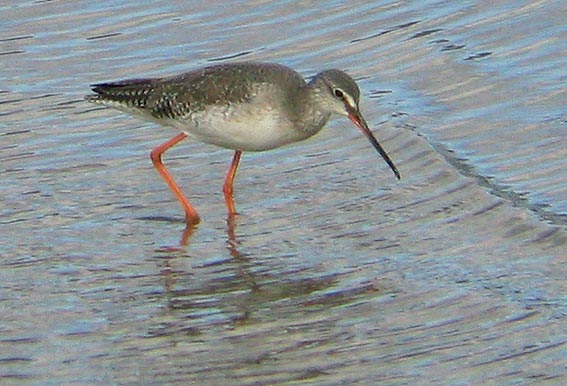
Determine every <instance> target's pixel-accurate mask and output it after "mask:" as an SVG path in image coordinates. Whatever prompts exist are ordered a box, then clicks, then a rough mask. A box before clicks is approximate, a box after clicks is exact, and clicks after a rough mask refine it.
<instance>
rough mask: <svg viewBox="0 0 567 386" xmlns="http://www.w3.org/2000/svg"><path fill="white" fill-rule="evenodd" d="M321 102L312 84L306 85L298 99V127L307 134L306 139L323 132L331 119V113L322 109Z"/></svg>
mask: <svg viewBox="0 0 567 386" xmlns="http://www.w3.org/2000/svg"><path fill="white" fill-rule="evenodd" d="M319 100H320V97H319V94H318V92H317V90H316V89H314V88H313V87H312V85H311V84H307V85H305V87H303V88H302V90H301V91H300V94H299V97H298V98H297V102H298V104H297V109H298V114H297V117H298V122H297V123H296V126H297V127H298V128H299V129H300V130H301V131H303V132H304V133H305V134H306V137H310V136H312V135H315V134H317V133H318V132H319V131H321V129H322V128H323V126H325V124H326V123H327V121H328V120H329V118H331V113H330V112H328V111H324V109H323V108H321V104H320V103H319Z"/></svg>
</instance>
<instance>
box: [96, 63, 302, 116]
mask: <svg viewBox="0 0 567 386" xmlns="http://www.w3.org/2000/svg"><path fill="white" fill-rule="evenodd" d="M270 85H273V86H275V87H274V89H277V90H278V91H279V92H281V93H284V94H285V93H288V94H290V96H292V95H293V94H294V93H297V92H298V90H299V89H300V88H301V87H302V86H304V85H305V81H304V80H303V78H302V77H301V76H300V75H299V74H298V73H297V72H295V71H293V70H292V69H290V68H288V67H285V66H282V65H279V64H273V63H252V62H250V63H246V62H245V63H234V64H219V65H214V66H209V67H205V68H203V69H201V70H196V71H191V72H187V73H184V74H181V75H177V76H173V77H167V78H153V79H151V78H148V79H130V80H124V81H118V82H110V83H100V84H94V85H92V90H93V91H94V92H95V93H96V94H94V95H89V96H87V97H86V99H87V100H88V101H90V102H94V103H99V104H103V105H106V106H109V107H114V108H117V109H119V110H123V111H126V112H129V113H132V114H136V115H139V114H142V115H146V116H147V117H148V118H154V119H158V120H167V119H171V120H173V119H181V118H183V117H185V116H187V115H189V114H192V113H198V112H201V111H203V110H206V109H207V108H209V107H211V106H222V105H237V104H242V103H246V102H250V101H252V100H253V99H254V98H255V97H256V95H257V92H258V89H260V88H262V87H270ZM286 98H288V99H291V98H289V96H287V97H286ZM162 123H165V122H162Z"/></svg>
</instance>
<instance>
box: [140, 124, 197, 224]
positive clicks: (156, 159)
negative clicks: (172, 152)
mask: <svg viewBox="0 0 567 386" xmlns="http://www.w3.org/2000/svg"><path fill="white" fill-rule="evenodd" d="M185 137H187V134H185V133H181V134H179V135H177V136H175V137H174V138H172V139H170V140H169V141H167V142H166V143H163V144H161V145H159V146H158V147H156V148H155V149H154V150H152V152H151V153H150V158H151V159H152V162H153V163H154V166H155V168H156V169H157V171H158V172H159V174H161V177H162V178H163V180H164V181H165V182H166V183H167V185H168V186H169V189H171V191H172V192H173V194H174V195H175V197H176V198H177V200H179V203H180V204H181V206H182V207H183V210H185V221H186V222H187V224H188V225H197V224H198V223H199V221H200V218H199V215H198V214H197V211H196V210H195V209H193V207H192V206H191V204H189V200H187V198H186V197H185V195H184V194H183V192H182V191H181V188H180V187H179V186H178V185H177V184H176V183H175V180H174V179H173V176H172V175H171V173H169V171H168V170H167V169H166V168H165V166H164V165H163V163H162V162H161V155H162V154H163V153H165V152H166V151H167V150H168V149H169V148H170V147H172V146H175V145H176V144H178V143H179V142H181V141H182V140H183V139H185Z"/></svg>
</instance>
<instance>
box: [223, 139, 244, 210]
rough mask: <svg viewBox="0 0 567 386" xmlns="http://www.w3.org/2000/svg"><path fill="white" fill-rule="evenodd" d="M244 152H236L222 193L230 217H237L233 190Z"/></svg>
mask: <svg viewBox="0 0 567 386" xmlns="http://www.w3.org/2000/svg"><path fill="white" fill-rule="evenodd" d="M241 155H242V152H241V151H240V150H237V151H235V152H234V157H233V158H232V163H231V164H230V168H229V169H228V173H226V178H225V180H224V186H223V188H222V191H223V193H224V202H225V203H226V208H227V209H228V215H229V216H231V217H232V216H234V215H236V207H235V206H234V198H233V191H234V189H233V188H232V185H233V182H234V177H235V176H236V169H238V163H239V162H240V156H241Z"/></svg>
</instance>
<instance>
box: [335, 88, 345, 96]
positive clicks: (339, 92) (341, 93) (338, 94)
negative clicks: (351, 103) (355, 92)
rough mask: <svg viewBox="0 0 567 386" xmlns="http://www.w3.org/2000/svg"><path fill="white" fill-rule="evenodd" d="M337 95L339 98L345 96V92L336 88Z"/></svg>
mask: <svg viewBox="0 0 567 386" xmlns="http://www.w3.org/2000/svg"><path fill="white" fill-rule="evenodd" d="M335 96H336V97H338V98H342V97H343V96H344V94H343V92H342V91H341V90H339V89H338V88H336V89H335Z"/></svg>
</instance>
